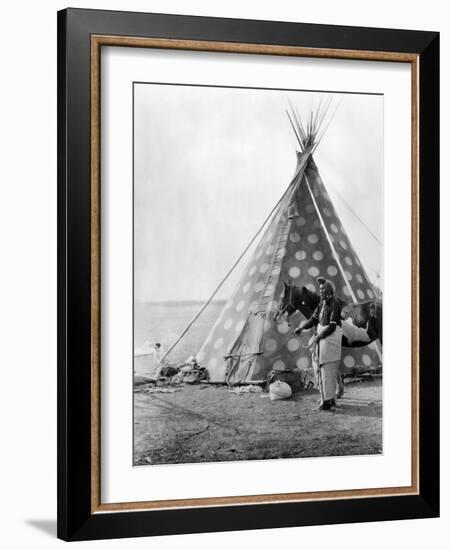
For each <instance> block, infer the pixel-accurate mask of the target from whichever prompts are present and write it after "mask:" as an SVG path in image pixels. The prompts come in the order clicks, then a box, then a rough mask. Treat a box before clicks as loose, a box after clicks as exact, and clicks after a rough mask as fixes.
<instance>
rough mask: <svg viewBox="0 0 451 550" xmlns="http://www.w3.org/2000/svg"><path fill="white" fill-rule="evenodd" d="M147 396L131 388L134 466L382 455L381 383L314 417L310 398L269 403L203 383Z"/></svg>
mask: <svg viewBox="0 0 451 550" xmlns="http://www.w3.org/2000/svg"><path fill="white" fill-rule="evenodd" d="M149 389H150V386H141V387H139V388H136V389H135V396H134V397H135V419H134V420H135V425H134V439H135V457H134V463H135V465H146V464H175V463H194V462H222V461H230V460H246V459H248V460H260V459H270V458H295V457H315V456H343V455H362V454H377V453H381V452H382V381H381V380H380V379H374V380H369V381H360V382H355V381H354V382H352V383H347V384H346V387H345V395H344V397H343V399H340V400H339V401H338V406H337V409H336V410H335V411H334V412H326V411H319V410H317V407H318V398H319V394H318V393H317V392H316V391H311V392H302V393H298V394H295V395H294V396H293V397H292V398H291V399H288V400H284V401H271V400H270V399H269V395H268V393H265V392H264V393H241V394H237V393H232V392H231V391H230V390H229V388H227V387H226V386H214V385H210V384H206V385H203V384H200V385H193V386H189V385H184V386H181V387H176V388H170V390H175V391H174V392H173V393H155V390H154V389H150V392H152V393H149ZM161 390H163V391H167V390H168V388H158V391H161Z"/></svg>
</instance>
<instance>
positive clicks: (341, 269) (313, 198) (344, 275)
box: [304, 173, 357, 304]
mask: <svg viewBox="0 0 451 550" xmlns="http://www.w3.org/2000/svg"><path fill="white" fill-rule="evenodd" d="M304 177H305V183H306V184H307V189H308V190H309V193H310V196H311V198H312V201H313V204H314V206H315V210H316V213H317V214H318V218H319V221H320V223H321V226H322V228H323V231H324V233H325V234H326V239H327V242H328V243H329V246H330V248H331V250H332V256H333V257H334V258H335V261H336V262H337V264H338V268H339V269H340V272H341V275H342V276H343V279H344V281H345V283H346V286H347V287H348V290H349V293H350V294H351V297H352V300H353V301H354V303H355V304H356V303H357V298H356V297H355V294H354V291H353V290H352V288H351V285H350V284H349V281H348V279H347V277H346V274H345V271H344V269H343V266H342V265H341V262H340V258H339V256H338V254H337V251H336V250H335V247H334V243H333V242H332V239H331V238H330V235H329V232H328V231H327V227H326V224H325V223H324V219H323V216H322V215H321V212H320V210H319V208H318V205H317V203H316V199H315V197H314V195H313V193H312V189H311V187H310V183H309V181H308V178H307V175H306V174H305V173H304Z"/></svg>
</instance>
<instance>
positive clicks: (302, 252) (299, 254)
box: [294, 250, 307, 260]
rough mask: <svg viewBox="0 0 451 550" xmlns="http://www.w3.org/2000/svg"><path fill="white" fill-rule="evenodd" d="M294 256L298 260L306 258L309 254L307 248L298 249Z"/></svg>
mask: <svg viewBox="0 0 451 550" xmlns="http://www.w3.org/2000/svg"><path fill="white" fill-rule="evenodd" d="M294 257H295V258H296V260H305V258H307V254H306V252H305V250H298V251H297V252H296V254H295V255H294Z"/></svg>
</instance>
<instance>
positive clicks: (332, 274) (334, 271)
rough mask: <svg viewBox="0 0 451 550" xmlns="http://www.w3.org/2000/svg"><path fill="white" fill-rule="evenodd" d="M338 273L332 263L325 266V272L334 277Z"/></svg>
mask: <svg viewBox="0 0 451 550" xmlns="http://www.w3.org/2000/svg"><path fill="white" fill-rule="evenodd" d="M337 273H338V269H337V268H336V267H335V266H334V265H330V266H329V267H328V268H327V274H328V275H330V276H331V277H335V275H336V274H337Z"/></svg>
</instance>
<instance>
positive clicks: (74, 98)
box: [58, 8, 439, 540]
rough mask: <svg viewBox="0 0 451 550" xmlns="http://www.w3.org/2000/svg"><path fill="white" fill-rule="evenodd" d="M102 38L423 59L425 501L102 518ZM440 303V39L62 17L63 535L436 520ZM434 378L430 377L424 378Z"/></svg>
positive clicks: (324, 28)
mask: <svg viewBox="0 0 451 550" xmlns="http://www.w3.org/2000/svg"><path fill="white" fill-rule="evenodd" d="M92 34H104V35H105V34H106V35H121V36H135V37H153V38H172V39H188V40H204V41H216V42H222V41H223V42H237V43H253V44H271V45H284V46H303V47H313V48H314V47H316V48H331V49H343V50H367V51H380V52H399V53H414V54H418V55H419V57H420V64H419V67H420V79H419V106H420V117H419V148H420V152H419V164H420V170H419V204H420V208H419V217H420V219H419V231H420V238H419V246H420V258H419V261H420V276H419V294H420V300H419V307H420V314H419V318H420V319H422V320H423V321H422V322H420V335H419V336H420V338H419V341H420V361H419V369H420V388H419V398H420V417H419V430H420V437H419V447H420V459H419V468H420V472H419V479H420V494H419V495H417V496H395V497H378V498H362V499H360V498H358V499H340V500H330V501H311V502H298V503H277V504H254V505H244V506H243V505H236V506H220V507H208V508H192V509H170V510H152V511H133V512H112V513H97V514H92V513H91V441H90V433H91V318H90V315H91V280H90V276H91V258H90V255H91V244H90V240H91V227H90V208H91V205H90V180H91V176H90V136H91V119H90V37H91V35H92ZM438 304H439V34H438V33H435V32H423V31H405V30H392V29H374V28H362V27H341V26H330V25H312V24H302V23H282V22H272V21H252V20H239V19H219V18H210V17H192V16H178V15H162V14H147V13H132V12H114V11H101V10H84V9H72V8H69V9H67V10H63V11H60V12H58V537H59V538H61V539H64V540H88V539H100V538H119V537H136V536H149V535H165V534H180V533H201V532H214V531H232V530H244V529H261V528H266V529H268V528H278V527H292V526H301V525H317V524H332V523H351V522H366V521H382V520H394V519H413V518H426V517H437V516H438V515H439V336H438V326H439V305H438ZM426 319H427V322H425V321H424V320H426ZM426 367H427V368H426ZM426 371H427V376H422V374H423V373H426Z"/></svg>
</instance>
